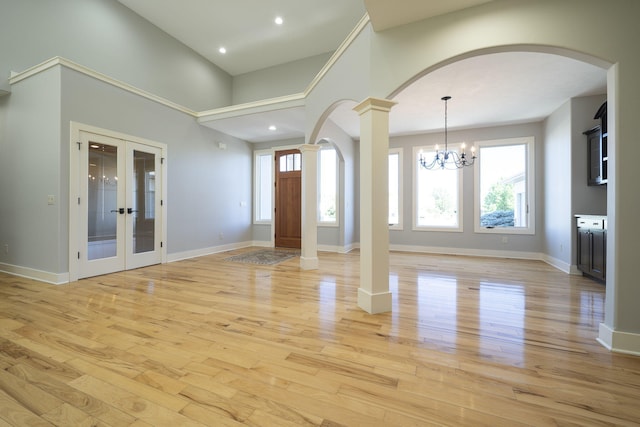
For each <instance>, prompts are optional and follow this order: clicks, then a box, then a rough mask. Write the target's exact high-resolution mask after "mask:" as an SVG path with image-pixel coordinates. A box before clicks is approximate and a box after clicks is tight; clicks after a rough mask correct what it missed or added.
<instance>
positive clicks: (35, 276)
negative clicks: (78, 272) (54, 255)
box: [0, 262, 69, 285]
mask: <svg viewBox="0 0 640 427" xmlns="http://www.w3.org/2000/svg"><path fill="white" fill-rule="evenodd" d="M0 271H2V272H3V273H7V274H12V275H14V276H19V277H25V278H27V279H32V280H37V281H39V282H45V283H50V284H52V285H62V284H65V283H69V273H51V272H49V271H42V270H36V269H35V268H28V267H20V266H18V265H11V264H5V263H1V262H0Z"/></svg>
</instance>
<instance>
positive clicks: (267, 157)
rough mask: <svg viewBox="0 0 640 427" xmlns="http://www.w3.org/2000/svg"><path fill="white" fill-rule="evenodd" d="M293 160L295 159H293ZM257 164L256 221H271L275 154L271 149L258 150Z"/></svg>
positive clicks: (255, 162) (255, 158) (256, 155)
mask: <svg viewBox="0 0 640 427" xmlns="http://www.w3.org/2000/svg"><path fill="white" fill-rule="evenodd" d="M292 160H293V159H292ZM254 165H255V189H256V190H255V202H254V204H253V205H254V206H255V222H271V215H272V212H273V208H272V205H271V189H272V187H273V171H272V169H273V167H272V165H273V154H271V151H270V150H266V151H256V152H255V157H254Z"/></svg>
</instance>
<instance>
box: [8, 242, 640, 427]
mask: <svg viewBox="0 0 640 427" xmlns="http://www.w3.org/2000/svg"><path fill="white" fill-rule="evenodd" d="M252 249H253V248H243V249H238V250H234V251H230V252H229V253H220V254H213V255H208V256H204V257H200V258H195V259H191V260H184V261H179V262H175V263H170V264H164V265H156V266H151V267H146V268H141V269H136V270H133V271H126V272H121V273H115V274H110V275H105V276H99V277H95V278H89V279H84V280H81V281H79V282H75V283H70V284H68V285H63V286H52V285H47V284H43V283H39V282H35V281H31V280H29V279H25V278H17V277H13V276H9V275H6V274H3V273H0V426H3V425H11V426H22V425H97V426H101V425H105V426H124V425H126V426H138V427H147V426H157V425H172V427H175V426H182V425H210V426H211V425H213V426H218V425H221V426H237V425H253V426H289V425H309V426H325V427H330V426H358V425H365V426H414V425H415V426H429V425H437V426H467V425H468V426H474V427H475V426H519V425H528V426H531V425H534V426H557V425H562V426H611V425H621V426H627V425H629V426H631V425H640V410H639V409H638V405H637V402H638V401H640V357H634V356H629V355H621V354H615V353H611V352H609V351H607V350H606V349H605V348H603V347H602V346H601V345H600V344H598V343H597V341H596V340H595V338H596V337H597V335H598V328H599V324H600V323H601V322H603V320H604V300H605V288H604V286H602V285H601V284H599V283H596V282H593V281H591V280H589V279H586V278H583V277H579V276H569V275H566V274H564V273H562V272H559V271H557V270H555V269H554V268H553V267H551V266H549V265H547V264H545V263H543V262H539V261H529V260H510V259H491V258H480V257H463V256H445V255H425V254H409V253H391V254H390V267H389V269H390V288H391V291H392V306H393V310H392V311H391V312H389V313H382V314H378V315H369V314H368V313H366V312H364V311H362V310H361V309H359V308H358V307H357V293H358V285H359V276H360V272H359V254H358V253H357V252H351V253H349V254H333V253H324V252H323V253H320V254H319V259H320V267H319V269H318V270H306V271H305V270H301V269H300V268H299V260H298V259H291V260H288V261H286V262H283V263H281V264H277V265H272V266H268V265H267V266H265V265H248V264H239V263H235V262H229V261H225V260H224V259H225V258H227V257H228V256H230V255H232V254H233V255H235V254H239V253H243V252H247V251H250V250H252Z"/></svg>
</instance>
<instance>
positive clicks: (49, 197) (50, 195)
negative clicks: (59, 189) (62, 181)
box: [47, 194, 56, 205]
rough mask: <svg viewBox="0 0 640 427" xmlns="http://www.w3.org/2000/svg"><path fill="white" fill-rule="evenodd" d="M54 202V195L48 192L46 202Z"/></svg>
mask: <svg viewBox="0 0 640 427" xmlns="http://www.w3.org/2000/svg"><path fill="white" fill-rule="evenodd" d="M55 202H56V196H54V195H53V194H49V195H48V196H47V204H48V205H53V204H54V203H55Z"/></svg>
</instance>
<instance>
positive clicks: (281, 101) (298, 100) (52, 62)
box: [0, 15, 370, 123]
mask: <svg viewBox="0 0 640 427" xmlns="http://www.w3.org/2000/svg"><path fill="white" fill-rule="evenodd" d="M369 22H370V20H369V15H364V16H363V17H362V19H361V20H360V22H359V23H358V24H357V25H356V27H355V28H354V29H353V30H352V31H351V33H349V35H348V36H347V38H346V39H345V40H344V41H343V42H342V44H341V45H340V46H339V47H338V49H337V50H336V51H335V52H334V53H333V55H332V56H331V58H329V61H327V63H326V64H325V65H324V67H322V69H321V70H320V72H319V73H318V74H317V75H316V76H315V77H314V79H313V80H312V81H311V83H310V84H309V86H307V88H306V89H305V91H304V92H302V93H296V94H292V95H285V96H280V97H276V98H269V99H264V100H260V101H254V102H247V103H244V104H236V105H230V106H228V107H222V108H216V109H212V110H206V111H201V112H197V111H194V110H191V109H189V108H187V107H184V106H182V105H180V104H177V103H175V102H172V101H169V100H168V99H165V98H163V97H160V96H157V95H154V94H152V93H150V92H147V91H144V90H142V89H140V88H137V87H135V86H133V85H130V84H128V83H125V82H122V81H120V80H117V79H114V78H112V77H109V76H107V75H106V74H102V73H100V72H99V71H96V70H93V69H91V68H89V67H85V66H84V65H80V64H78V63H76V62H73V61H70V60H68V59H66V58H63V57H61V56H55V57H53V58H51V59H48V60H46V61H44V62H42V63H40V64H38V65H34V66H33V67H31V68H28V69H26V70H24V71H21V72H12V73H11V76H10V77H9V84H10V85H14V84H16V83H18V82H20V81H22V80H25V79H28V78H29V77H32V76H34V75H36V74H39V73H42V72H43V71H46V70H48V69H50V68H52V67H55V66H58V65H59V66H63V67H66V68H68V69H71V70H74V71H77V72H79V73H82V74H84V75H87V76H90V77H93V78H94V79H97V80H100V81H102V82H105V83H108V84H110V85H112V86H115V87H118V88H120V89H123V90H126V91H127V92H131V93H133V94H136V95H139V96H141V97H143V98H146V99H149V100H151V101H154V102H157V103H159V104H162V105H164V106H167V107H169V108H172V109H174V110H177V111H180V112H182V113H185V114H188V115H190V116H192V117H195V118H196V119H198V122H199V123H203V122H209V121H214V120H221V119H226V118H230V117H239V116H243V115H248V114H256V113H263V112H267V111H275V110H282V109H287V108H294V107H303V106H304V105H305V101H306V98H307V96H309V94H310V93H311V91H313V89H314V88H315V87H316V86H317V85H318V83H319V82H320V81H321V80H322V79H323V78H324V76H325V75H326V74H327V73H328V72H329V70H330V69H331V68H332V67H333V66H334V64H335V63H336V62H337V61H338V59H339V58H340V57H341V56H342V54H343V53H344V52H345V51H346V50H347V49H348V48H349V46H350V45H351V44H352V43H353V42H354V40H355V39H356V37H357V36H358V35H359V34H360V33H361V32H362V30H363V29H364V28H365V27H366V26H367V25H368V24H369ZM3 92H4V93H3ZM7 93H8V92H6V91H0V96H2V95H6V94H7Z"/></svg>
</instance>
